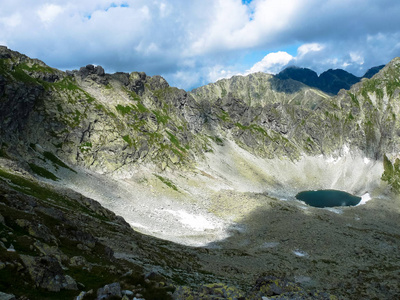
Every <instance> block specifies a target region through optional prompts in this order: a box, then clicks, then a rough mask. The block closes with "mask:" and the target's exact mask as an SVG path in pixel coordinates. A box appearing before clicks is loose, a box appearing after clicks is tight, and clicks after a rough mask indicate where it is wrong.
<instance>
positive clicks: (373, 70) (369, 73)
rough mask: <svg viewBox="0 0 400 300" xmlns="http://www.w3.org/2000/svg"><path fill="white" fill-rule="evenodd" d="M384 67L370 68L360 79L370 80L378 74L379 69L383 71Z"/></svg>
mask: <svg viewBox="0 0 400 300" xmlns="http://www.w3.org/2000/svg"><path fill="white" fill-rule="evenodd" d="M384 67H385V65H381V66H377V67H372V68H371V69H368V70H367V72H365V74H364V76H363V77H362V78H368V79H370V78H372V76H374V75H375V74H376V73H378V72H379V71H380V70H381V69H383V68H384Z"/></svg>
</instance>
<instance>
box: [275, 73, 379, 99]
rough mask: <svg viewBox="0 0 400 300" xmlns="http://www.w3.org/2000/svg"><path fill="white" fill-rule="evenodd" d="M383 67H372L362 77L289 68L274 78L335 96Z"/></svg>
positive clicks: (370, 76)
mask: <svg viewBox="0 0 400 300" xmlns="http://www.w3.org/2000/svg"><path fill="white" fill-rule="evenodd" d="M383 67H384V66H378V67H373V68H371V69H369V70H368V71H367V72H366V73H365V75H364V76H363V77H357V76H354V75H353V74H351V73H349V72H347V71H345V70H341V69H336V70H332V69H329V70H327V71H325V72H323V73H321V74H320V75H319V76H318V74H317V73H316V72H314V71H312V70H310V69H307V68H298V67H295V66H291V67H288V68H286V69H284V70H282V71H281V72H280V73H279V74H277V75H276V77H278V78H279V79H293V80H297V81H300V82H302V83H304V84H306V85H308V86H310V87H315V88H318V89H320V90H321V91H323V92H325V93H328V94H332V95H336V94H337V93H338V92H339V91H340V90H341V89H345V90H348V89H350V87H351V86H352V85H353V84H355V83H357V82H359V81H360V80H361V79H362V78H368V79H370V78H372V76H374V75H375V74H376V73H378V72H379V70H381V69H382V68H383Z"/></svg>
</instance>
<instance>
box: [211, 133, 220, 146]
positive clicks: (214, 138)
mask: <svg viewBox="0 0 400 300" xmlns="http://www.w3.org/2000/svg"><path fill="white" fill-rule="evenodd" d="M208 137H209V138H210V140H212V141H214V142H215V143H216V144H217V145H219V146H223V145H224V141H223V140H222V139H221V138H219V137H217V136H211V135H209V136H208Z"/></svg>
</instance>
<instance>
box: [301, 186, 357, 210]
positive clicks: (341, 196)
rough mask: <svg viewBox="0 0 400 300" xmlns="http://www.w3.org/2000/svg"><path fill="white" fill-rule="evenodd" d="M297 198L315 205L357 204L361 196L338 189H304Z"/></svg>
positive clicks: (321, 206)
mask: <svg viewBox="0 0 400 300" xmlns="http://www.w3.org/2000/svg"><path fill="white" fill-rule="evenodd" d="M296 199H298V200H300V201H303V202H305V203H306V204H308V205H310V206H314V207H320V208H323V207H336V206H355V205H357V204H359V203H360V201H361V197H357V196H353V195H351V194H349V193H346V192H343V191H337V190H315V191H304V192H300V193H298V194H297V195H296Z"/></svg>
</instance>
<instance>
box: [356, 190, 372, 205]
mask: <svg viewBox="0 0 400 300" xmlns="http://www.w3.org/2000/svg"><path fill="white" fill-rule="evenodd" d="M371 199H372V198H371V195H370V194H369V193H365V194H364V195H362V196H361V201H360V203H358V204H357V205H356V206H359V205H363V204H365V203H367V202H368V201H369V200H371Z"/></svg>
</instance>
